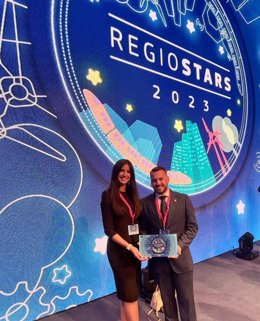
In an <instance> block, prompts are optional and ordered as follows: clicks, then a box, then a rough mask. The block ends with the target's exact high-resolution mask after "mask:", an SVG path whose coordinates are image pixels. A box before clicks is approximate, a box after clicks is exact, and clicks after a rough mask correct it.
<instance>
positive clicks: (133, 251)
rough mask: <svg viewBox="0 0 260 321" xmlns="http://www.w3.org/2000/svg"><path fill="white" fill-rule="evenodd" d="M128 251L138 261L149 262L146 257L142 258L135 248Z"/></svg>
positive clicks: (132, 247)
mask: <svg viewBox="0 0 260 321" xmlns="http://www.w3.org/2000/svg"><path fill="white" fill-rule="evenodd" d="M129 251H130V252H131V253H132V254H133V255H134V256H135V257H136V258H137V259H138V260H139V261H147V260H149V258H148V257H145V256H142V254H141V253H140V252H139V250H138V248H137V247H135V246H133V245H132V246H131V247H130V249H129Z"/></svg>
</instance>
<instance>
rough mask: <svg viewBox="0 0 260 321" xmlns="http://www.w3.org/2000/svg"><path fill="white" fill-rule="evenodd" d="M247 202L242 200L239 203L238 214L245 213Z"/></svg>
mask: <svg viewBox="0 0 260 321" xmlns="http://www.w3.org/2000/svg"><path fill="white" fill-rule="evenodd" d="M244 209H245V204H244V203H243V202H242V201H241V200H240V201H239V203H238V204H237V214H238V215H240V214H244Z"/></svg>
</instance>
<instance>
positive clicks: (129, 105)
mask: <svg viewBox="0 0 260 321" xmlns="http://www.w3.org/2000/svg"><path fill="white" fill-rule="evenodd" d="M125 109H126V110H127V111H128V112H129V113H131V111H133V109H134V108H133V106H132V105H131V104H127V105H126V108H125Z"/></svg>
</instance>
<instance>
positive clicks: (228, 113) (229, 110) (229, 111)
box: [227, 109, 232, 117]
mask: <svg viewBox="0 0 260 321" xmlns="http://www.w3.org/2000/svg"><path fill="white" fill-rule="evenodd" d="M227 115H228V116H229V117H230V116H231V115H232V111H231V109H228V110H227Z"/></svg>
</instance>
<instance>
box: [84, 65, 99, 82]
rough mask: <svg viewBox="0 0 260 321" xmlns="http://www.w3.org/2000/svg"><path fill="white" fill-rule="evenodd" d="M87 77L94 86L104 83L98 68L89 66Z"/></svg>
mask: <svg viewBox="0 0 260 321" xmlns="http://www.w3.org/2000/svg"><path fill="white" fill-rule="evenodd" d="M86 78H87V79H88V80H90V81H91V82H92V85H94V86H96V85H97V84H101V83H102V79H101V77H100V72H99V71H98V70H93V69H91V68H89V70H88V74H87V76H86Z"/></svg>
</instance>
